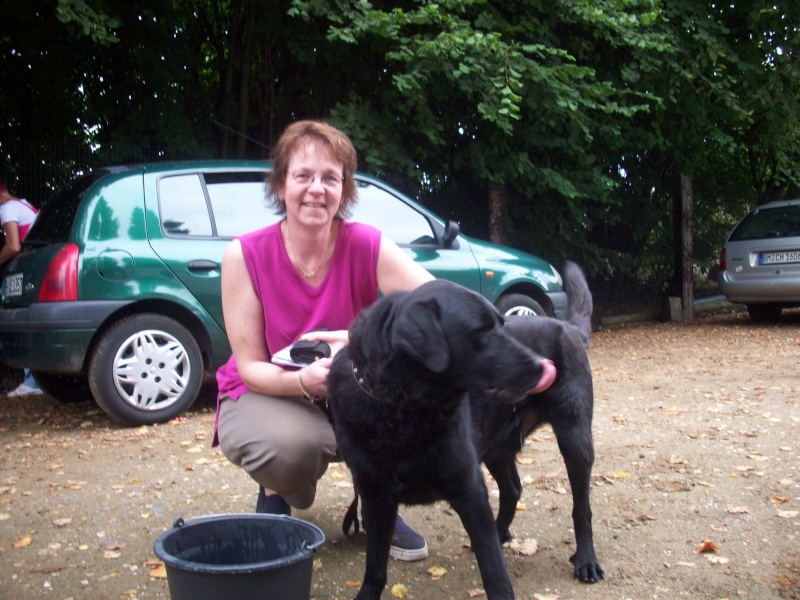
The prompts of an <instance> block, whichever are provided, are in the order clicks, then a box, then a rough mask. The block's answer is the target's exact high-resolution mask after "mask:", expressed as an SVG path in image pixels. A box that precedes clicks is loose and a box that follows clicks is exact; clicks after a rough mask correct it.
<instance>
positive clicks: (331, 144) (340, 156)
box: [267, 121, 358, 218]
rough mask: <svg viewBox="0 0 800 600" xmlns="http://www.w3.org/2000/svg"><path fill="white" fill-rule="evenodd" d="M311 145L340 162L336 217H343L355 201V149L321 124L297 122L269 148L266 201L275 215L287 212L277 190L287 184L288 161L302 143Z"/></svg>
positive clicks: (330, 128)
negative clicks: (341, 170) (321, 148)
mask: <svg viewBox="0 0 800 600" xmlns="http://www.w3.org/2000/svg"><path fill="white" fill-rule="evenodd" d="M309 142H314V143H316V144H318V145H320V146H322V147H323V148H325V149H326V150H327V151H328V152H329V153H330V155H331V157H332V158H333V159H334V160H336V161H338V162H340V163H342V166H343V172H342V177H343V181H342V203H341V204H340V205H339V212H338V213H337V216H339V217H340V218H345V217H347V216H349V215H350V208H351V207H352V206H353V205H354V204H355V203H356V200H357V199H358V192H357V191H356V182H355V180H354V179H353V175H354V174H355V172H356V165H357V163H358V159H357V156H356V149H355V148H354V147H353V143H352V142H351V141H350V138H348V137H347V136H346V135H345V134H344V133H343V132H342V131H339V130H338V129H336V128H335V127H333V126H331V125H328V124H327V123H324V122H322V121H297V122H295V123H292V124H291V125H289V126H288V127H287V128H286V129H285V130H284V132H283V133H282V134H281V137H280V139H278V142H277V143H276V144H275V146H274V147H273V148H272V153H271V155H270V159H271V160H272V172H271V173H270V174H269V175H267V200H268V201H269V202H271V203H272V205H273V206H274V207H275V209H276V211H277V213H278V214H284V213H286V205H285V204H284V203H283V202H281V201H280V199H279V198H278V190H279V189H280V188H281V186H282V185H283V184H284V182H285V181H286V175H287V174H288V168H289V159H290V158H291V157H292V154H294V152H295V151H296V150H297V149H298V148H300V147H302V146H303V145H304V144H307V143H309Z"/></svg>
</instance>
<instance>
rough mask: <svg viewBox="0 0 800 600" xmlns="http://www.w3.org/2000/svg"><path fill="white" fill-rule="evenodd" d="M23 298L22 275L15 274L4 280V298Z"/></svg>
mask: <svg viewBox="0 0 800 600" xmlns="http://www.w3.org/2000/svg"><path fill="white" fill-rule="evenodd" d="M13 296H22V273H14V274H13V275H8V276H6V277H5V278H4V279H3V298H11V297H13Z"/></svg>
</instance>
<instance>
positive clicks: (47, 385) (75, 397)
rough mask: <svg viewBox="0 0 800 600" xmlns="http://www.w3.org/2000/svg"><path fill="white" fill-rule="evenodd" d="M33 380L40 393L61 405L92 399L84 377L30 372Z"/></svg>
mask: <svg viewBox="0 0 800 600" xmlns="http://www.w3.org/2000/svg"><path fill="white" fill-rule="evenodd" d="M31 375H33V379H34V380H35V381H36V384H37V385H38V386H39V387H40V388H41V389H42V391H43V392H44V393H45V394H47V395H48V396H52V397H53V398H55V399H56V400H58V401H59V402H61V403H63V404H72V403H73V402H87V401H89V400H91V399H92V390H91V388H89V382H88V381H87V380H86V377H82V376H80V375H61V374H58V373H43V372H41V371H31Z"/></svg>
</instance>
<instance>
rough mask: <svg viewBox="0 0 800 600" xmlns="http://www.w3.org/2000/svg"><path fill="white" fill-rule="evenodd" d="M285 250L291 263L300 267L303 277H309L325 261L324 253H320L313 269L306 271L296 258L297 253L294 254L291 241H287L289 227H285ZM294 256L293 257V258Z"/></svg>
mask: <svg viewBox="0 0 800 600" xmlns="http://www.w3.org/2000/svg"><path fill="white" fill-rule="evenodd" d="M286 250H288V252H289V260H290V261H292V264H293V265H294V266H295V267H297V268H298V269H300V272H301V273H302V274H303V277H305V278H306V279H311V278H312V277H313V276H314V275H316V274H317V271H318V270H319V268H320V267H321V266H322V263H324V262H325V255H324V254H323V255H322V259H321V260H320V261H319V264H318V265H317V266H316V267H314V268H313V269H311V270H309V271H306V270H305V269H304V268H303V265H301V264H300V261H299V260H298V259H297V254H295V251H294V249H293V248H292V243H291V242H290V241H289V227H288V226H287V227H286ZM293 257H294V258H293Z"/></svg>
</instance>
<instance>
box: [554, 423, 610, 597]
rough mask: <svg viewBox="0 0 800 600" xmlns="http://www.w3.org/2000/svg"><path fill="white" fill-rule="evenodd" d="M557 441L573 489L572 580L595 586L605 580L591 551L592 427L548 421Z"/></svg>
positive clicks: (592, 545)
mask: <svg viewBox="0 0 800 600" xmlns="http://www.w3.org/2000/svg"><path fill="white" fill-rule="evenodd" d="M551 425H552V426H553V431H554V432H555V435H556V440H557V441H558V447H559V449H560V451H561V455H562V456H563V457H564V464H565V466H566V468H567V476H568V477H569V484H570V486H571V487H572V522H573V527H574V528H575V542H576V551H575V554H573V555H572V556H571V557H570V561H571V562H572V564H573V565H574V569H575V577H577V578H578V579H580V580H581V581H583V582H586V583H596V582H598V581H600V580H602V579H603V578H604V577H605V572H604V571H603V568H602V567H601V566H600V563H599V562H598V560H597V556H596V555H595V552H594V539H593V534H592V508H591V505H590V502H589V488H590V485H591V478H592V464H593V463H594V445H593V443H592V432H591V425H588V424H585V425H581V426H575V424H574V423H570V424H565V423H560V422H558V421H553V422H551Z"/></svg>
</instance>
